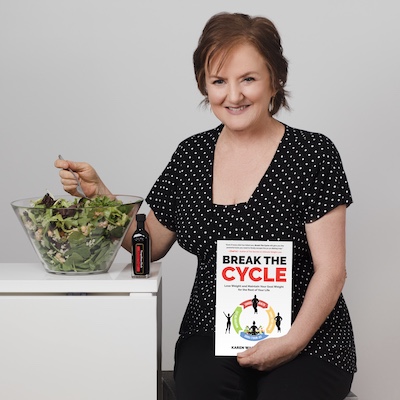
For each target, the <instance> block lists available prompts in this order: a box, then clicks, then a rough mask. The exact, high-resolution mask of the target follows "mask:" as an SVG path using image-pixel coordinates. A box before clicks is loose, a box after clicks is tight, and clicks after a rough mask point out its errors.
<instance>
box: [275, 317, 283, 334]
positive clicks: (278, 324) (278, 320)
mask: <svg viewBox="0 0 400 400" xmlns="http://www.w3.org/2000/svg"><path fill="white" fill-rule="evenodd" d="M274 319H275V325H276V328H277V329H278V332H280V331H281V321H282V319H283V318H282V317H281V316H280V315H279V313H278V315H277V316H276V317H275V318H274Z"/></svg>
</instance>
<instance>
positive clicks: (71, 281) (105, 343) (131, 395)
mask: <svg viewBox="0 0 400 400" xmlns="http://www.w3.org/2000/svg"><path fill="white" fill-rule="evenodd" d="M160 370H161V264H160V263H153V264H152V265H151V276H150V278H147V279H146V278H131V275H130V265H129V264H128V265H127V264H114V265H113V266H112V267H111V268H110V270H109V272H108V273H103V274H98V275H85V276H66V275H54V274H50V273H47V272H46V271H45V270H44V268H43V267H42V266H41V264H12V263H10V264H0V398H1V399H7V400H25V399H26V400H28V399H29V400H32V399H40V400H55V399H57V400H72V399H73V400H92V399H96V400H103V399H104V400H109V399H118V400H125V399H126V400H128V399H132V400H133V399H146V400H156V399H157V396H160V394H159V393H160V390H161V385H160V376H161V373H160ZM159 398H160V397H159Z"/></svg>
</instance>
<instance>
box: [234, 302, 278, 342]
mask: <svg viewBox="0 0 400 400" xmlns="http://www.w3.org/2000/svg"><path fill="white" fill-rule="evenodd" d="M254 304H255V303H254V299H249V300H245V301H243V302H242V303H240V305H238V306H237V307H236V309H235V312H234V313H233V315H232V326H233V329H234V330H235V331H236V333H237V334H239V335H240V336H241V337H242V338H243V339H246V340H251V341H258V340H263V339H265V338H267V337H268V336H269V335H270V334H271V333H272V331H273V330H274V328H275V316H276V315H275V312H274V310H273V308H272V307H270V306H269V305H268V303H267V302H265V301H263V300H260V299H257V302H256V306H255V305H254ZM258 309H260V312H258ZM249 311H250V312H249ZM251 311H253V313H251Z"/></svg>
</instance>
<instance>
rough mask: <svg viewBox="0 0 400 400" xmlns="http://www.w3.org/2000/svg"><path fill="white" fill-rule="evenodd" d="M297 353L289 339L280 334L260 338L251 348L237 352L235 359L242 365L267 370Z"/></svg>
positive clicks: (288, 359)
mask: <svg viewBox="0 0 400 400" xmlns="http://www.w3.org/2000/svg"><path fill="white" fill-rule="evenodd" d="M298 353H299V352H298V351H297V350H295V346H294V345H293V343H291V341H290V339H289V338H288V337H287V336H282V337H280V338H270V339H266V340H262V341H261V342H258V343H257V344H256V345H255V346H253V347H252V348H250V349H248V350H246V351H243V352H241V353H238V355H237V361H238V363H239V364H240V365H241V366H242V367H251V368H254V369H257V370H259V371H268V370H271V369H274V368H276V367H278V366H279V365H282V364H285V363H286V362H288V361H290V360H292V359H293V358H295V357H296V356H297V354H298Z"/></svg>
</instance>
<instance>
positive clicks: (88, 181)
mask: <svg viewBox="0 0 400 400" xmlns="http://www.w3.org/2000/svg"><path fill="white" fill-rule="evenodd" d="M54 166H55V167H56V168H59V169H60V172H59V175H60V178H61V184H62V185H63V188H64V190H65V191H66V192H67V193H69V194H71V195H73V196H79V195H78V192H77V191H76V187H77V184H76V180H75V178H74V177H73V176H72V172H71V171H68V168H70V169H71V170H72V171H74V173H75V176H77V177H78V179H79V181H80V183H81V186H82V189H83V191H84V192H85V194H86V196H87V197H93V196H96V195H98V194H111V192H110V191H109V190H108V189H107V187H106V186H105V185H104V183H103V181H102V180H101V179H100V177H99V175H98V174H97V172H96V170H95V169H94V168H93V167H92V166H91V165H90V164H88V163H85V162H75V161H68V160H60V159H57V160H56V161H54Z"/></svg>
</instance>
